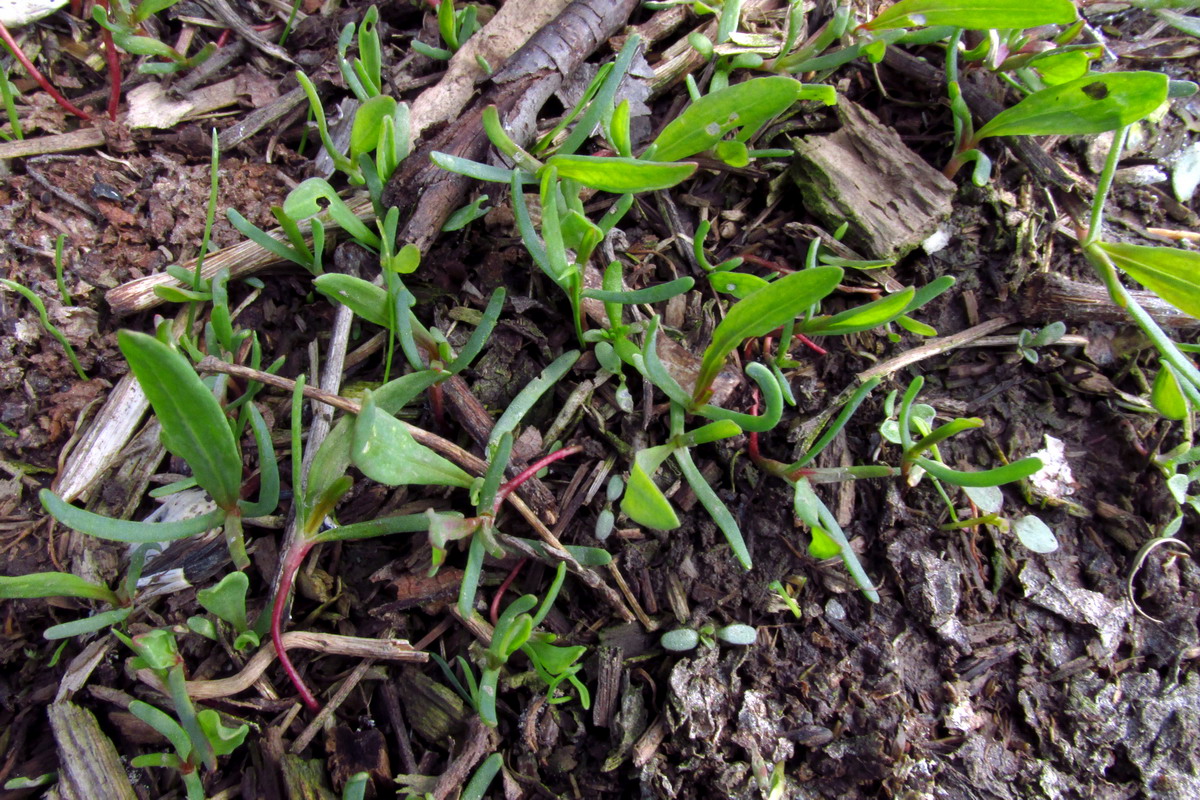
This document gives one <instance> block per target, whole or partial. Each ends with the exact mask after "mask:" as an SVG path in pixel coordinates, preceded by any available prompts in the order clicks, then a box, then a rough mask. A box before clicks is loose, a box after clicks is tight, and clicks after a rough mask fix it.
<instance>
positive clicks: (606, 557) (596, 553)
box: [512, 536, 612, 567]
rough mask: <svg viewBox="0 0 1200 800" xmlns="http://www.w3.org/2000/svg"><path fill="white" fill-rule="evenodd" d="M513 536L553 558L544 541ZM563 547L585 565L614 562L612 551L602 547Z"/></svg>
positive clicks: (600, 564) (542, 554)
mask: <svg viewBox="0 0 1200 800" xmlns="http://www.w3.org/2000/svg"><path fill="white" fill-rule="evenodd" d="M512 538H513V539H515V540H516V541H518V542H521V543H522V544H524V545H525V546H526V547H528V548H530V549H531V550H533V551H534V552H536V553H538V554H539V555H540V556H541V557H542V558H544V559H546V560H551V558H552V557H551V555H550V551H549V550H547V549H546V546H545V545H544V544H543V543H542V542H539V541H538V540H536V539H522V538H520V537H518V536H514V537H512ZM563 547H564V548H566V551H567V552H568V553H570V554H571V557H572V558H574V559H575V560H576V561H578V562H579V563H580V564H582V565H583V566H585V567H603V566H606V565H608V564H611V563H612V553H610V552H608V551H607V550H604V549H603V548H600V547H581V546H579V545H573V544H566V545H563Z"/></svg>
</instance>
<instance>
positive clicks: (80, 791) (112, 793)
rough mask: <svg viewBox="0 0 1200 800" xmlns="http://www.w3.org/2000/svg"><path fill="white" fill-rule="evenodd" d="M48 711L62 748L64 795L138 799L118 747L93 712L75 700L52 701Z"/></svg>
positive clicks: (83, 798)
mask: <svg viewBox="0 0 1200 800" xmlns="http://www.w3.org/2000/svg"><path fill="white" fill-rule="evenodd" d="M46 713H47V716H49V718H50V730H51V732H52V733H53V734H54V743H55V745H56V746H57V747H58V758H59V790H60V791H61V792H62V796H63V797H65V798H71V799H73V800H74V799H76V798H77V800H91V798H97V797H101V798H104V800H137V795H136V794H135V793H134V791H133V786H131V785H130V783H129V778H128V776H126V774H125V767H124V766H123V765H122V764H121V759H120V757H119V756H118V755H117V748H116V747H114V746H113V743H112V740H110V739H109V738H108V737H107V736H105V735H104V731H102V730H100V723H98V722H97V721H96V717H95V715H93V714H92V712H90V711H88V710H87V709H84V708H80V707H79V706H77V705H75V704H74V703H52V704H51V705H50V706H49V708H47V709H46Z"/></svg>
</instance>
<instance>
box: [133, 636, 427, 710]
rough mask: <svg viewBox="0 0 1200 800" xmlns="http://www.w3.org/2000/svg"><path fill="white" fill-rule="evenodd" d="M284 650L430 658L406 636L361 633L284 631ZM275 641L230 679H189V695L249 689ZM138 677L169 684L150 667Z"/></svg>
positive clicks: (417, 660) (208, 696)
mask: <svg viewBox="0 0 1200 800" xmlns="http://www.w3.org/2000/svg"><path fill="white" fill-rule="evenodd" d="M282 642H283V647H284V649H285V650H296V649H300V650H313V651H316V652H319V653H325V654H327V655H338V656H349V657H352V658H373V659H384V660H388V661H407V662H414V663H423V662H425V661H427V660H428V659H429V655H428V654H427V653H423V652H421V651H420V650H416V649H414V648H413V647H412V645H410V644H409V643H408V641H407V640H405V639H365V638H362V637H359V636H339V635H337V634H333V633H307V632H304V631H291V632H289V633H285V634H283V637H282ZM276 652H277V651H276V650H275V645H274V644H269V645H267V646H266V647H264V648H262V649H260V650H259V651H258V652H257V653H255V654H254V657H253V658H251V659H250V660H249V661H248V662H246V666H244V667H242V671H241V672H239V673H238V674H237V675H233V676H231V677H229V678H218V679H216V680H209V681H188V682H187V683H186V684H185V685H186V687H187V693H188V696H189V697H191V698H193V699H195V700H213V699H216V698H218V697H230V696H232V695H235V694H239V693H241V692H244V691H246V690H247V689H249V688H250V687H251V686H253V685H254V683H255V682H256V681H257V680H258V679H259V678H260V677H262V674H263V673H264V672H266V670H267V668H268V667H269V666H271V662H272V661H274V660H275V656H276ZM138 679H139V680H141V681H142V682H143V683H145V684H148V685H149V686H152V687H154V688H155V689H157V690H159V691H161V692H164V693H165V692H166V690H167V685H166V684H165V683H163V682H162V681H161V680H159V679H158V677H157V676H155V675H154V673H152V672H151V671H150V670H140V671H139V672H138Z"/></svg>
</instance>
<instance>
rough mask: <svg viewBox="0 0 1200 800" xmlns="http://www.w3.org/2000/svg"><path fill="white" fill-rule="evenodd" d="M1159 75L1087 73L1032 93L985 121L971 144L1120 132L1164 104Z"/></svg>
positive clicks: (1162, 77)
mask: <svg viewBox="0 0 1200 800" xmlns="http://www.w3.org/2000/svg"><path fill="white" fill-rule="evenodd" d="M1167 84H1168V79H1167V76H1166V75H1164V74H1162V73H1161V72H1110V73H1104V74H1101V73H1090V74H1088V75H1084V76H1083V77H1082V78H1079V79H1077V80H1073V81H1070V82H1068V83H1063V84H1059V85H1058V86H1051V87H1050V88H1048V89H1043V90H1041V91H1040V92H1034V93H1033V94H1031V95H1029V96H1028V97H1026V98H1024V99H1023V100H1021V102H1019V103H1017V104H1016V105H1015V106H1013V107H1012V108H1006V109H1005V110H1004V111H1001V112H1000V113H999V114H997V115H996V116H994V117H992V118H991V119H990V120H988V122H987V124H986V125H984V126H983V127H982V128H980V129H979V130H978V131H977V132H976V134H975V141H979V140H980V139H984V138H987V137H989V136H1050V135H1060V136H1079V135H1082V134H1088V133H1103V132H1104V131H1113V130H1116V129H1117V128H1122V127H1124V126H1126V125H1129V124H1131V123H1134V122H1137V121H1138V120H1139V119H1142V118H1144V117H1146V116H1148V115H1149V114H1150V113H1151V112H1153V111H1154V110H1155V109H1156V108H1158V107H1159V106H1160V105H1162V104H1163V103H1164V102H1165V101H1166V99H1167Z"/></svg>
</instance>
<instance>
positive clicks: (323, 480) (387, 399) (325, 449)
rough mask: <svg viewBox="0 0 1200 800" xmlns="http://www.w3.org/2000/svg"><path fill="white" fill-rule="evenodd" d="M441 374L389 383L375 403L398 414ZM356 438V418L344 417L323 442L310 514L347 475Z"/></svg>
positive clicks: (309, 496)
mask: <svg viewBox="0 0 1200 800" xmlns="http://www.w3.org/2000/svg"><path fill="white" fill-rule="evenodd" d="M439 377H440V376H439V375H438V374H437V373H436V372H434V371H432V370H422V371H420V372H413V373H410V374H408V375H404V376H402V377H400V378H397V379H396V380H394V381H390V382H388V383H385V384H384V385H383V386H380V387H379V388H378V389H376V390H375V392H374V393H373V397H374V399H375V404H376V405H377V406H378V407H379V409H380V410H382V411H383V412H385V413H387V414H396V413H398V412H399V411H400V409H402V408H404V406H406V405H408V404H409V403H410V402H412V401H413V400H415V399H416V398H417V396H418V395H420V394H421V393H422V392H424V391H425V390H426V389H428V388H429V387H430V386H432V385H433V384H434V383H436V382H437V380H438V378H439ZM353 438H354V418H353V417H343V418H342V419H340V420H338V422H337V424H336V425H334V426H333V429H332V430H331V431H330V432H329V435H327V436H326V437H325V441H323V442H322V443H321V447H320V448H319V449H318V450H317V454H316V456H314V457H313V462H312V466H310V467H309V470H308V481H307V483H306V485H305V489H304V506H305V514H304V515H305V517H306V518H307V517H308V516H309V515H310V514H311V513H312V510H313V507H314V504H315V503H316V502H317V501H318V499H319V498H321V497H322V496H323V495H324V494H325V493H326V492H327V491H328V490H329V489H330V487H332V486H333V485H334V483H336V482H337V481H338V480H340V479H341V478H343V477H344V476H345V475H346V470H347V469H349V467H350V463H351V459H350V444H351V441H352V440H353Z"/></svg>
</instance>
